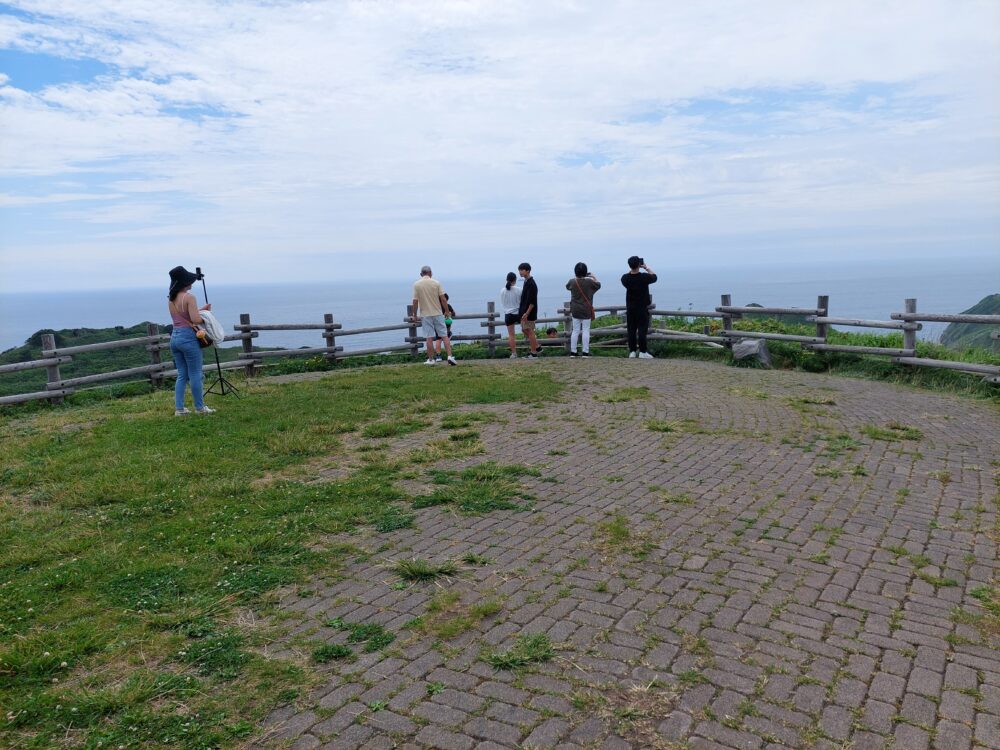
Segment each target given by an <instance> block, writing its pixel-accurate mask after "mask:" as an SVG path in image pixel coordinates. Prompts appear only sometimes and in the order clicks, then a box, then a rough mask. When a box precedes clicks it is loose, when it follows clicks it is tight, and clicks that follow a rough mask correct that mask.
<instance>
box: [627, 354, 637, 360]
mask: <svg viewBox="0 0 1000 750" xmlns="http://www.w3.org/2000/svg"><path fill="white" fill-rule="evenodd" d="M637 354H638V352H629V353H628V358H629V359H635V358H636V355H637Z"/></svg>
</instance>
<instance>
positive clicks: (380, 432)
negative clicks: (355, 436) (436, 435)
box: [361, 417, 430, 438]
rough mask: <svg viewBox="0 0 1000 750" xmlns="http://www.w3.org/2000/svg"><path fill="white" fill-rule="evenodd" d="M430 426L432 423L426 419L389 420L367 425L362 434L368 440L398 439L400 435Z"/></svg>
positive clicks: (404, 418) (405, 418)
mask: <svg viewBox="0 0 1000 750" xmlns="http://www.w3.org/2000/svg"><path fill="white" fill-rule="evenodd" d="M428 425H430V422H428V421H426V420H424V419H415V418H413V417H403V418H401V419H387V420H384V421H380V422H372V423H371V424H369V425H365V427H364V429H362V430H361V434H362V435H364V436H365V437H366V438H387V437H397V436H399V435H406V434H408V433H411V432H417V431H418V430H422V429H424V428H425V427H427V426H428Z"/></svg>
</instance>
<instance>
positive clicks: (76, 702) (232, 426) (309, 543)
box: [0, 367, 559, 750]
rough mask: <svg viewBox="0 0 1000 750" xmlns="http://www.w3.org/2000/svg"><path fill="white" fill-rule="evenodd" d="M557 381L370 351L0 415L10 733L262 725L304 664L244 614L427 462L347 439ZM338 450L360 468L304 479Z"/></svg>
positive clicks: (233, 736)
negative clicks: (332, 369)
mask: <svg viewBox="0 0 1000 750" xmlns="http://www.w3.org/2000/svg"><path fill="white" fill-rule="evenodd" d="M558 391H559V386H558V384H556V383H555V382H554V381H553V380H552V379H551V378H550V377H549V375H548V374H547V373H545V372H543V371H533V372H527V373H517V372H510V371H508V370H506V369H505V370H503V371H502V372H500V371H497V372H494V371H493V368H441V367H436V368H422V367H374V368H369V369H364V370H353V371H350V372H344V373H338V374H334V375H331V376H330V377H328V378H324V379H322V380H316V381H310V382H299V383H291V384H283V385H277V384H268V383H267V382H266V381H257V382H253V383H248V384H247V386H246V389H245V390H244V398H242V399H241V400H227V401H225V402H224V403H223V404H222V405H221V407H220V410H219V413H218V414H215V415H212V416H211V417H194V416H192V417H186V418H183V419H181V418H175V417H174V416H173V408H172V397H171V395H170V394H169V393H167V392H159V393H155V394H150V395H145V396H139V397H136V398H131V399H128V400H124V401H105V402H102V403H97V404H93V405H85V406H77V407H67V408H62V409H51V410H45V411H28V412H24V413H20V414H18V413H11V414H6V415H0V709H2V713H0V746H2V747H18V748H50V747H87V748H98V747H102V748H109V747H110V748H118V747H121V746H124V747H126V748H136V747H143V748H153V747H171V748H184V749H185V750H189V749H190V750H196V749H197V748H211V747H219V746H226V745H232V744H235V743H237V742H238V741H239V740H240V739H241V738H244V737H247V736H249V735H251V734H252V733H253V731H254V726H255V723H256V722H257V721H258V720H259V719H260V718H261V717H262V716H263V715H264V714H265V713H266V712H267V710H269V709H270V708H272V707H274V706H275V705H277V704H279V703H281V702H284V701H288V700H290V699H292V698H294V697H295V696H296V695H297V693H298V691H299V690H300V689H302V688H303V687H304V686H305V685H307V684H309V682H310V680H311V679H312V674H311V671H310V667H308V666H307V665H305V664H297V663H293V662H290V661H285V660H275V659H266V658H264V657H263V656H261V655H260V651H259V647H260V646H263V645H264V644H265V643H266V642H267V640H268V639H269V637H270V636H269V634H268V628H266V627H264V628H261V627H260V626H259V625H258V627H249V626H247V625H245V624H244V622H245V620H246V618H242V617H240V613H241V612H244V611H246V610H247V609H248V608H249V609H253V610H255V611H257V612H258V613H260V612H264V613H266V612H267V611H268V606H269V602H271V601H273V597H271V596H269V594H271V593H272V592H273V591H274V590H275V589H276V588H278V587H280V586H282V585H285V584H289V583H292V582H295V581H301V580H304V579H306V578H307V577H308V576H310V575H314V574H321V573H323V572H329V571H332V570H335V569H336V567H337V566H338V564H339V563H340V561H341V560H342V559H344V558H345V557H346V556H347V555H349V554H351V551H350V550H345V549H342V548H330V547H326V546H324V545H322V544H320V545H316V544H314V543H315V542H316V541H317V540H319V539H320V538H321V537H322V536H323V535H326V534H332V533H337V532H343V531H347V530H350V529H352V528H353V527H356V526H358V525H361V524H371V525H373V526H375V527H376V528H382V527H384V528H385V529H387V530H391V529H392V528H398V526H399V521H398V519H399V518H401V517H403V518H405V510H404V509H405V507H406V506H405V505H404V504H408V502H409V501H410V500H411V499H410V498H408V497H406V495H405V493H404V492H403V491H402V490H401V489H400V488H399V486H398V485H397V484H396V482H395V481H394V480H396V479H398V478H402V477H404V476H407V474H408V472H409V473H411V474H410V475H412V472H414V471H426V469H422V468H417V469H415V468H414V464H411V463H409V461H411V459H410V458H407V457H402V458H398V457H397V458H390V457H389V456H388V455H387V454H386V453H385V452H384V451H382V450H365V451H356V450H355V448H357V447H359V444H360V443H362V442H365V443H366V445H367V441H366V440H365V438H364V435H365V434H370V435H372V436H382V435H387V434H402V433H405V432H408V431H411V430H412V429H419V427H420V426H422V425H423V424H424V423H427V424H429V425H432V426H433V425H438V426H440V422H441V417H442V416H444V412H447V411H448V410H450V409H452V408H453V407H456V406H459V405H462V404H491V403H501V402H535V401H541V400H548V399H551V398H553V397H555V396H556V395H557V394H558ZM450 419H451V420H452V421H454V420H455V415H454V414H452V415H451V417H450ZM394 424H398V425H399V426H400V427H399V429H398V430H396V429H394V428H392V427H391V426H392V425H394ZM372 425H377V426H375V427H371V426H372ZM441 429H447V426H446V427H444V428H441ZM366 430H367V432H366ZM329 456H334V457H338V456H343V457H344V459H345V460H346V459H348V458H352V459H353V460H354V464H355V465H359V466H360V467H361V468H357V469H353V470H351V471H349V472H347V473H345V475H344V476H342V477H341V478H338V479H336V480H333V481H328V482H315V483H305V482H302V481H298V480H297V479H296V477H298V476H309V472H308V471H303V467H304V466H305V464H306V463H307V462H309V461H310V460H311V459H314V458H316V457H329ZM359 461H360V463H359ZM296 469H298V470H299V471H298V473H296ZM474 479H476V478H475V477H473V478H472V479H470V480H468V481H473V480H474ZM441 481H443V480H441ZM448 481H449V482H459V481H466V478H465V477H464V475H458V476H456V477H454V478H449V479H448ZM508 481H509V480H508ZM447 489H448V487H447V486H442V488H441V489H440V490H439V492H441V493H444V492H445V490H447ZM331 658H332V657H331Z"/></svg>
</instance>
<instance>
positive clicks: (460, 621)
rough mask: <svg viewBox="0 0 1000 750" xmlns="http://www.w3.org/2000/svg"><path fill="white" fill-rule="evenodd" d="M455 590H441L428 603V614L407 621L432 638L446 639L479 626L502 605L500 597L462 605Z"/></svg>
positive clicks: (459, 595)
mask: <svg viewBox="0 0 1000 750" xmlns="http://www.w3.org/2000/svg"><path fill="white" fill-rule="evenodd" d="M461 598H462V597H461V594H460V593H459V592H458V591H443V592H441V593H439V594H437V595H436V596H435V597H434V598H433V599H431V601H430V603H429V604H428V605H427V614H425V615H421V616H420V617H418V618H416V619H415V620H414V621H411V623H409V627H410V628H411V629H412V630H417V631H419V632H422V633H426V634H428V635H432V636H434V637H435V638H439V639H442V640H448V639H450V638H455V637H456V636H459V635H461V634H462V633H464V632H466V631H468V630H471V629H472V628H475V627H478V626H479V624H480V623H481V622H482V621H483V620H484V619H486V618H487V617H492V616H493V615H495V614H497V613H498V612H500V610H501V609H503V604H502V602H501V601H500V600H499V599H484V600H483V601H479V602H476V603H474V604H462V602H461Z"/></svg>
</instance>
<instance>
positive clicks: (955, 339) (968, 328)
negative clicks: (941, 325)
mask: <svg viewBox="0 0 1000 750" xmlns="http://www.w3.org/2000/svg"><path fill="white" fill-rule="evenodd" d="M962 314H963V315H1000V294H991V295H989V296H987V297H983V298H982V299H981V300H979V302H977V303H976V304H974V305H973V306H972V307H970V308H969V309H968V310H963V311H962ZM996 330H1000V328H998V327H997V326H984V325H979V324H976V323H949V324H948V327H947V328H945V329H944V333H942V334H941V343H942V344H943V345H944V346H947V347H948V348H949V349H954V350H956V351H963V350H965V349H987V350H992V351H997V350H1000V342H998V341H996V340H994V339H991V338H990V333H991V332H992V331H996Z"/></svg>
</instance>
